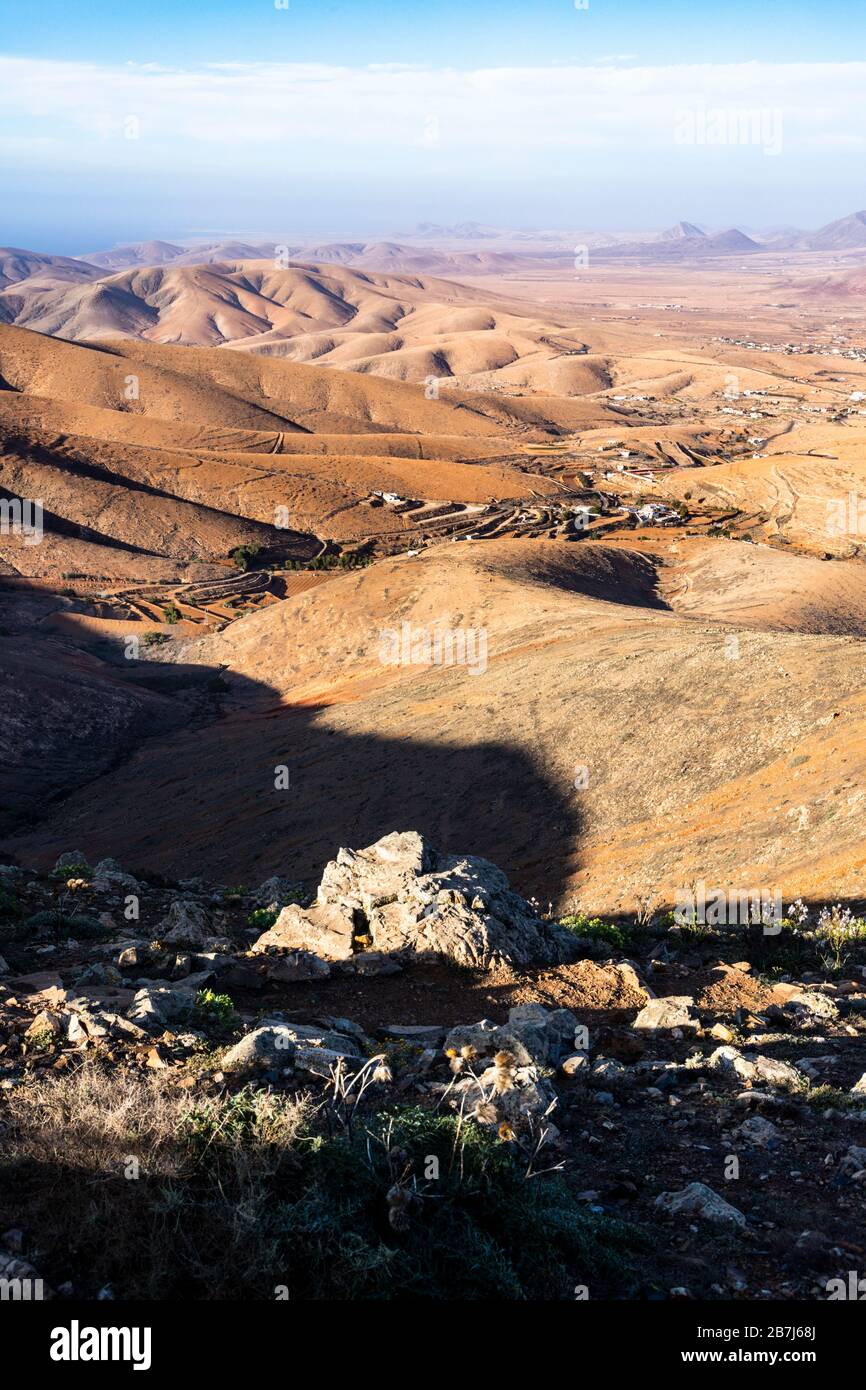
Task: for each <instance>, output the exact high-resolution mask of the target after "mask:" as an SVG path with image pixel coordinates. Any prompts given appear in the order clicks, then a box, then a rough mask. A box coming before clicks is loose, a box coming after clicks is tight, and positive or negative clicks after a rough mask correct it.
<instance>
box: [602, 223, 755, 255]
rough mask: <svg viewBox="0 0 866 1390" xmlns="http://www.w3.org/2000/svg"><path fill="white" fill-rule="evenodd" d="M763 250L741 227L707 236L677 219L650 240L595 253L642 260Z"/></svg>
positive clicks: (737, 253)
mask: <svg viewBox="0 0 866 1390" xmlns="http://www.w3.org/2000/svg"><path fill="white" fill-rule="evenodd" d="M763 249H764V248H763V247H761V246H760V245H759V244H758V242H756V241H753V240H752V238H751V237H749V236H746V234H745V232H741V231H740V230H739V228H738V227H729V228H728V229H727V230H726V231H724V232H714V233H713V234H712V235H708V234H707V233H706V232H703V231H702V230H701V228H700V227H698V226H696V225H695V224H694V223H693V222H678V223H677V224H676V226H675V227H670V228H669V229H668V230H667V231H666V232H663V233H662V234H661V236H658V237H656V238H654V239H653V240H651V241H633V242H625V243H623V244H622V245H620V246H611V247H607V248H599V249H598V250H597V251H596V252H595V253H594V254H595V256H596V257H597V258H602V259H605V260H607V259H622V258H626V257H633V258H635V259H638V260H642V261H684V260H695V259H704V258H709V257H713V256H742V255H751V254H752V253H753V252H755V251H761V250H763Z"/></svg>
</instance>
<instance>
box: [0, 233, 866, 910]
mask: <svg viewBox="0 0 866 1390" xmlns="http://www.w3.org/2000/svg"><path fill="white" fill-rule="evenodd" d="M819 262H820V257H819V255H818V253H816V252H803V253H795V252H792V253H790V255H788V256H787V257H784V258H783V257H782V256H781V254H780V253H779V254H776V255H775V256H773V255H770V254H765V253H763V252H761V253H757V254H752V255H750V257H749V262H748V271H745V270H743V269H742V268H741V267H739V266H737V267H733V266H731V265H730V264H729V263H725V264H724V265H716V264H713V265H708V266H704V265H701V266H700V267H689V268H688V269H684V268H683V267H682V266H679V267H675V266H673V265H670V264H663V265H660V266H658V267H655V268H651V267H646V266H644V267H640V266H635V265H633V264H630V263H623V264H622V265H619V264H617V265H614V264H612V263H607V264H598V265H593V266H592V267H591V268H590V269H588V270H586V271H585V272H581V273H580V274H579V275H576V276H574V277H571V278H569V279H568V280H565V279H563V278H562V274H561V272H559V271H555V270H547V271H542V270H539V269H538V267H537V266H536V267H534V268H533V269H532V272H531V273H530V272H529V271H526V272H525V273H521V272H520V270H519V267H518V268H515V266H514V265H511V264H509V266H508V267H505V268H504V267H502V266H501V265H500V266H496V265H494V266H493V267H491V266H489V265H488V266H487V267H486V274H485V276H484V279H483V280H481V279H480V278H479V279H477V280H475V281H474V282H473V283H472V284H471V285H469V286H467V285H463V286H460V285H456V284H453V283H448V282H445V281H434V280H428V279H426V278H422V277H421V276H420V275H419V276H414V277H412V276H407V275H397V274H393V275H392V274H388V273H384V274H383V273H373V272H366V271H358V270H354V269H351V268H347V267H346V266H345V265H343V266H340V267H336V268H335V267H333V266H330V267H329V266H318V267H315V268H312V269H310V268H306V269H299V268H298V267H293V268H290V270H287V271H283V272H277V271H274V270H273V269H272V268H271V269H268V268H267V267H265V266H263V264H262V263H260V262H257V263H255V264H250V263H237V264H234V263H232V264H229V265H220V264H216V265H208V266H207V267H205V268H202V267H190V266H189V265H176V266H173V267H172V266H168V267H167V268H165V269H161V270H159V271H158V272H157V271H156V270H153V269H138V270H135V271H122V272H120V273H119V274H115V275H108V276H107V277H106V276H104V275H103V276H100V277H98V281H95V280H93V279H91V280H89V281H87V282H86V283H84V284H81V283H73V282H72V281H71V280H67V281H66V282H65V283H55V284H54V286H53V288H51V289H50V291H49V290H48V289H46V290H45V291H44V292H43V291H40V292H39V293H38V294H35V293H34V292H32V290H28V289H27V285H28V284H29V281H28V280H27V279H26V277H25V280H24V285H25V291H26V293H25V292H24V291H22V290H21V289H20V288H19V290H18V294H19V299H21V301H22V303H21V306H20V307H19V309H18V311H17V314H16V317H17V318H18V320H19V322H20V321H24V320H27V319H29V321H30V322H32V323H34V324H35V325H36V326H41V327H43V328H45V329H50V330H52V331H54V332H57V333H60V334H61V335H63V337H79V338H83V339H85V340H86V342H68V341H61V340H60V339H58V338H51V337H47V336H44V335H42V334H37V333H33V332H30V331H28V330H27V329H26V328H23V327H15V326H11V325H0V381H2V385H3V390H2V391H0V437H2V441H3V446H2V455H0V485H2V487H3V488H4V489H5V490H6V494H7V496H10V495H11V496H20V497H40V498H42V499H43V501H44V504H45V508H46V520H45V525H46V536H45V540H44V541H43V542H42V543H41V544H40V545H26V544H25V543H24V539H23V538H22V537H21V536H16V535H2V536H0V560H2V563H3V566H4V569H5V572H6V576H7V577H6V579H5V580H4V581H3V588H2V590H0V593H2V600H3V608H4V627H5V635H4V636H3V638H2V641H3V643H4V649H5V651H6V659H5V660H4V676H3V686H2V688H0V695H2V699H3V702H4V707H5V709H6V712H7V713H6V719H5V721H4V726H3V727H4V735H3V737H4V749H3V751H4V755H5V761H6V769H7V770H6V774H5V775H6V778H7V781H8V782H9V784H10V787H11V785H12V783H16V784H20V783H21V781H22V777H23V778H24V779H25V780H26V782H27V791H26V794H24V795H20V794H19V795H18V796H17V797H16V796H13V797H12V799H11V801H9V812H8V814H7V817H6V824H5V830H6V832H7V840H6V848H7V849H8V850H10V851H12V852H14V853H16V854H17V855H18V856H19V857H20V858H21V860H22V862H28V861H30V860H35V861H37V862H39V863H42V864H44V863H47V862H48V861H49V860H51V859H52V857H53V856H55V855H56V854H57V853H58V852H60V851H61V850H64V849H68V848H69V847H70V845H72V844H73V843H74V844H75V845H76V846H80V847H81V848H82V849H83V850H84V851H85V852H86V853H87V854H88V855H89V857H90V858H91V859H93V858H94V857H98V856H99V855H101V854H113V855H116V856H117V857H119V858H120V859H121V860H122V861H124V860H125V861H126V862H132V863H135V864H139V865H148V866H150V867H152V868H154V869H159V870H162V871H169V872H172V873H179V872H182V871H184V870H188V869H189V868H190V866H194V868H195V871H196V872H203V873H205V874H207V875H210V876H212V877H215V878H218V879H222V880H223V881H227V880H231V879H234V880H238V879H243V880H247V879H252V878H254V877H255V875H257V874H258V875H259V876H261V877H264V875H265V874H266V873H270V872H275V871H276V872H281V873H291V874H292V875H297V876H299V877H306V878H315V877H316V876H317V873H318V870H319V869H320V867H321V865H322V863H323V862H324V860H325V859H326V858H328V857H329V856H330V855H332V854H333V852H334V850H335V849H336V847H337V846H338V845H339V844H352V845H359V844H365V843H369V842H371V841H372V840H374V839H376V838H377V837H378V836H379V835H381V834H383V833H385V832H386V831H388V830H390V829H394V828H401V827H409V826H411V827H413V828H417V829H420V830H423V831H425V832H426V833H428V834H429V835H430V836H431V837H432V838H433V839H434V840H435V841H437V842H439V843H440V844H442V845H443V846H445V847H448V848H453V849H464V850H467V851H473V852H476V853H481V854H485V855H487V856H488V857H490V858H492V859H493V860H494V861H496V862H498V863H500V864H502V866H503V867H504V868H505V869H506V870H507V871H508V872H509V874H510V876H511V878H512V880H513V881H514V882H515V883H516V885H517V886H518V887H520V888H521V889H523V890H525V891H532V892H536V893H538V894H539V896H541V895H544V897H545V900H546V898H547V897H555V898H556V899H557V900H558V901H559V902H574V901H579V902H580V904H581V906H583V907H585V908H586V909H588V910H590V909H591V910H593V911H616V910H618V909H621V910H626V909H629V908H633V907H634V905H635V903H636V902H637V901H638V900H641V899H644V898H647V897H650V898H654V899H656V900H658V901H659V902H662V901H668V902H669V901H671V900H672V898H673V896H674V894H675V893H676V891H677V890H678V889H679V888H681V887H682V886H683V885H685V884H688V883H690V882H691V881H693V880H694V879H698V878H703V879H705V880H706V882H707V883H716V884H719V885H722V886H730V887H737V886H740V887H742V886H746V885H748V886H761V887H767V888H769V887H774V886H779V887H781V888H782V889H783V892H784V893H785V895H790V896H791V897H795V896H797V895H802V896H804V897H809V898H813V899H815V898H818V899H826V898H833V899H836V898H838V897H841V896H844V897H849V898H857V897H866V862H864V860H866V856H864V852H863V850H862V846H861V837H860V835H859V825H860V822H861V820H862V806H861V802H862V798H863V792H862V790H861V787H862V785H863V780H864V766H863V764H864V761H866V704H864V701H866V696H864V695H863V690H864V688H866V687H864V657H866V654H864V649H863V642H862V638H863V634H864V631H866V581H864V576H866V570H864V567H863V550H862V546H863V540H862V536H861V534H860V531H859V525H858V524H852V518H853V519H854V522H855V523H856V519H857V516H858V515H859V513H858V512H857V507H856V498H858V497H859V495H860V492H861V491H862V492H866V478H864V465H863V462H862V459H863V457H864V456H866V455H864V449H863V444H864V438H863V434H864V427H866V416H863V415H861V413H860V412H861V403H860V402H859V392H860V390H861V389H862V388H863V383H864V380H866V364H864V361H863V360H861V359H860V358H859V357H858V356H857V350H858V349H860V348H861V347H862V345H863V343H864V337H863V334H862V325H861V317H860V313H859V308H858V305H857V300H856V296H855V295H854V294H853V293H848V294H847V295H845V294H842V293H841V292H839V291H838V288H834V290H833V299H834V304H835V306H836V307H835V309H834V313H835V314H836V317H832V316H830V318H829V321H828V315H827V314H824V313H822V312H821V310H820V309H816V308H815V302H816V301H815V294H816V290H815V285H816V283H818V284H823V282H824V281H823V279H822V275H821V265H820V264H819ZM20 269H21V267H20V266H19V270H20ZM23 269H24V270H26V269H27V266H26V265H24V267H23ZM38 270H39V268H38V267H36V268H35V269H34V270H33V271H31V278H32V275H33V274H36V273H37V272H38ZM61 270H62V267H61ZM13 271H14V267H12V270H11V271H10V273H12V272H13ZM824 272H825V278H826V277H829V279H830V283H831V284H832V285H833V286H834V287H838V284H839V283H840V274H839V272H838V269H837V267H836V266H835V265H833V264H828V263H824ZM40 273H41V272H40ZM45 273H47V272H45ZM52 273H55V274H59V271H56V269H55V271H54V272H52ZM64 273H66V274H68V275H70V276H71V274H72V272H71V271H68V269H67V271H66V272H64ZM843 274H844V275H847V281H845V283H850V284H854V283H856V282H855V280H854V277H853V275H850V274H848V273H847V272H844V273H843ZM280 277H282V278H280ZM833 277H836V278H833ZM17 283H18V284H19V285H20V284H21V282H20V281H19V282H17ZM99 286H102V289H99V288H98V287H99ZM106 286H107V289H106ZM807 287H808V288H809V292H808V293H806V288H807ZM800 288H802V289H803V293H802V294H801V293H800ZM121 289H122V290H123V293H124V294H129V295H133V297H134V298H135V300H136V303H137V304H138V303H139V302H140V303H141V304H144V305H145V308H146V310H147V313H145V311H144V310H139V309H136V311H135V313H136V314H139V313H143V314H144V317H143V318H142V319H141V322H139V321H138V319H137V318H135V319H134V321H133V320H130V321H129V322H125V323H124V322H120V321H118V319H117V317H116V314H115V308H116V298H117V294H119V293H120V290H121ZM181 289H182V290H183V292H184V293H186V294H188V295H190V296H191V301H190V304H191V307H190V304H188V305H187V308H186V309H184V307H183V301H182V298H181ZM15 292H16V291H15V283H12V284H10V286H9V287H8V288H7V290H6V291H4V293H5V294H6V296H7V303H10V302H11V300H10V299H9V298H8V297H9V296H12V295H14V293H15ZM87 293H90V298H89V299H88V297H87ZM226 295H229V296H230V297H231V296H234V298H231V302H230V303H228V306H227V307H225V308H224V310H223V311H221V312H220V315H219V316H218V317H213V316H212V311H213V301H214V299H215V298H219V297H220V296H226ZM521 296H523V298H522V299H521ZM25 298H26V299H27V300H28V305H29V307H28V306H25V305H24V303H23V300H24V299H25ZM150 300H153V303H150V302H149V301H150ZM263 300H267V305H268V306H269V307H265V306H264V305H263V303H262V301H263ZM840 300H841V301H842V307H841V308H839V301H840ZM94 304H96V306H97V307H98V306H100V305H102V306H103V308H104V306H105V305H106V304H107V305H108V307H109V309H110V313H109V312H108V311H107V310H106V311H105V313H103V309H102V308H100V309H99V313H95V314H94V313H91V310H93V308H94ZM58 306H59V307H58ZM209 306H210V307H209ZM275 306H276V307H275ZM37 309H38V312H37ZM25 310H26V312H25ZM33 315H35V317H32V316H33ZM52 315H53V317H52ZM58 315H59V316H58ZM22 316H23V317H22ZM209 316H210V317H209ZM254 320H255V322H254ZM259 320H261V321H259ZM208 324H210V325H211V326H210V327H208V326H207V325H208ZM214 325H216V326H215V327H214ZM118 335H121V336H118ZM157 340H159V341H157ZM179 343H203V344H205V345H202V346H178V345H177V344H179ZM213 343H219V344H220V346H212V345H211V344H213ZM237 348H243V349H244V350H243V351H237V350H232V349H237ZM846 354H847V355H846ZM314 362H315V365H313V363H314ZM321 363H324V364H325V365H320V364H321ZM396 377H400V378H405V379H403V380H395V379H393V378H396ZM428 377H433V378H435V383H434V384H433V385H431V383H430V382H429V381H428V380H427V378H428ZM383 494H389V495H390V497H391V500H388V498H386V497H383ZM851 496H853V497H854V498H855V506H854V509H853V511H852V509H851V505H850V503H849V500H848V499H849V498H850V497H851ZM648 499H655V500H657V501H659V502H665V503H675V504H677V505H678V506H679V508H680V512H681V518H680V521H679V523H678V524H677V525H675V526H671V527H665V528H660V527H658V526H653V525H651V524H650V525H646V524H642V525H638V526H637V527H636V528H635V526H634V518H631V519H630V518H629V517H628V516H627V515H626V513H625V512H624V510H623V508H624V507H628V506H631V507H632V508H634V507H636V506H637V505H640V504H642V503H643V502H645V501H646V500H648ZM840 503H842V504H844V505H843V514H844V524H843V525H842V526H841V527H840V526H838V525H836V526H831V525H829V524H828V519H832V518H833V517H838V515H841V514H840V513H839V506H840ZM580 504H586V505H589V506H590V507H591V508H592V509H593V511H594V512H596V513H600V516H599V517H598V519H597V520H596V521H593V522H592V524H591V527H590V532H589V534H588V535H584V534H583V532H582V531H581V530H580V528H577V529H576V528H575V526H574V524H573V521H572V522H570V521H569V518H570V517H571V516H572V514H573V508H574V507H575V506H577V505H580ZM864 534H866V526H864ZM744 537H745V538H748V539H749V540H750V541H751V542H752V544H744V543H743V538H744ZM456 541H459V543H455V542H456ZM238 547H246V548H247V550H248V551H249V552H250V553H251V554H252V555H253V556H254V557H255V558H254V559H253V569H252V570H251V571H249V572H246V573H241V572H240V571H239V568H238V563H237V561H236V560H232V558H231V554H232V552H233V551H237V550H238ZM316 556H319V557H322V556H324V557H325V559H326V560H328V562H329V563H331V562H333V564H334V565H335V566H338V565H340V564H343V563H354V562H355V559H357V558H358V557H363V558H364V559H365V560H367V561H371V563H369V564H368V565H367V567H366V568H361V569H356V570H351V571H349V572H345V573H344V572H340V570H339V568H335V569H334V570H333V571H331V572H328V571H325V570H320V571H312V572H309V573H308V574H302V573H301V572H299V571H298V570H297V569H296V568H292V567H294V566H299V565H300V566H305V565H308V564H309V563H310V562H311V560H314V557H316ZM353 556H354V558H353ZM825 557H828V558H825ZM250 575H252V576H253V578H252V581H251V584H252V587H249V585H248V586H247V591H246V592H245V593H243V592H241V588H242V587H243V585H241V586H240V587H238V589H237V592H235V589H233V588H232V586H233V585H235V584H237V582H238V579H239V577H240V578H241V579H242V580H243V581H244V582H246V581H247V580H249V576H250ZM257 576H258V577H257ZM215 582H216V584H217V589H216V590H208V591H207V593H205V592H204V591H202V590H201V589H200V587H196V586H201V585H202V584H205V585H211V586H213V584H214V583H215ZM191 586H192V587H191ZM226 586H227V587H226ZM64 590H65V591H66V592H63V591H64ZM172 606H174V608H175V610H176V611H175V613H174V615H173V616H171V615H170V610H171V608H172ZM167 612H168V613H169V616H166V614H167ZM403 624H408V625H409V630H410V632H416V633H417V632H421V633H424V632H426V633H427V634H429V633H431V632H435V631H437V630H442V629H448V630H451V631H456V632H458V633H463V634H464V636H465V634H466V633H467V631H469V632H473V633H476V634H478V633H483V635H484V641H485V643H486V646H485V650H484V655H483V659H482V658H481V657H480V656H479V652H478V649H476V652H475V655H476V660H475V661H474V665H473V663H472V662H464V663H462V664H459V663H458V664H455V665H450V666H447V665H437V664H432V665H429V664H428V665H424V664H418V663H417V662H413V661H410V662H409V663H408V664H387V663H384V662H383V660H382V654H383V650H384V647H383V643H384V642H385V641H386V640H387V634H388V633H392V632H396V633H397V634H398V635H399V634H402V632H403V626H402V625H403ZM148 633H150V634H153V633H155V634H157V636H158V639H159V640H151V645H150V646H146V647H142V649H141V650H140V651H139V653H138V659H137V660H130V659H128V658H127V657H126V656H124V639H125V638H127V637H129V636H138V637H139V638H141V637H143V635H144V634H148ZM34 694H35V695H37V696H38V697H39V700H40V702H41V705H42V712H43V713H44V715H45V722H46V728H47V732H46V733H45V735H44V736H43V738H42V741H41V742H40V741H39V740H38V739H37V738H36V737H35V735H34V734H33V731H32V714H33V710H32V697H33V695H34ZM73 726H74V727H75V737H74V738H72V739H70V738H69V729H70V727H73ZM283 765H285V766H286V767H287V768H288V769H289V773H290V788H289V790H288V791H277V790H275V788H274V775H275V773H274V770H275V768H277V767H279V766H283ZM581 769H586V772H585V774H583V775H581V774H580V770H581ZM576 779H577V782H578V783H581V782H582V781H585V782H586V785H585V786H584V785H576Z"/></svg>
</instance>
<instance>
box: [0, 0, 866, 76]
mask: <svg viewBox="0 0 866 1390" xmlns="http://www.w3.org/2000/svg"><path fill="white" fill-rule="evenodd" d="M0 15H3V16H6V17H7V18H6V20H5V22H4V25H3V30H2V32H3V33H4V43H3V47H4V50H5V51H6V52H9V53H18V54H29V55H34V56H36V55H38V56H40V57H51V58H85V59H91V60H99V61H121V62H123V61H126V60H130V59H131V60H134V61H136V62H162V63H181V62H195V61H200V62H207V61H214V62H226V61H232V60H236V61H255V60H258V59H262V58H270V59H272V60H275V61H276V60H282V61H286V62H326V63H350V64H355V63H382V62H402V63H427V64H435V65H440V64H441V65H448V64H453V65H455V66H461V67H462V66H467V65H470V66H483V67H488V66H494V65H495V66H498V65H500V64H509V65H511V64H514V63H518V62H519V63H527V64H544V63H554V62H574V63H577V64H581V63H585V62H592V61H595V60H597V59H598V58H600V57H604V56H606V55H610V54H617V53H637V55H638V57H639V58H640V61H641V62H644V63H670V62H678V63H691V62H707V61H713V62H739V61H744V60H749V59H770V58H772V59H774V60H776V61H779V62H782V61H790V60H809V61H820V60H832V59H839V60H841V59H847V58H851V57H855V56H857V52H858V49H859V53H860V56H863V57H866V52H864V46H863V40H864V37H866V14H864V6H863V4H862V0H716V3H710V0H590V4H589V8H588V9H587V10H584V11H579V12H578V11H576V10H575V6H574V3H573V0H524V3H515V0H439V3H436V0H430V2H429V3H427V0H289V8H288V10H283V11H277V10H276V9H275V7H274V5H273V3H272V2H271V3H269V0H207V3H202V4H192V3H189V0H138V2H137V3H132V4H123V3H118V0H92V3H81V0H72V3H70V0H40V3H39V4H32V3H27V4H25V3H13V4H9V3H6V2H5V0H4V3H3V4H0Z"/></svg>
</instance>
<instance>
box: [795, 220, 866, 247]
mask: <svg viewBox="0 0 866 1390" xmlns="http://www.w3.org/2000/svg"><path fill="white" fill-rule="evenodd" d="M800 244H801V245H802V246H804V247H806V248H807V249H808V250H810V251H854V250H858V249H859V248H861V247H866V212H852V213H849V215H848V216H847V217H840V218H839V219H838V221H836V222H828V223H827V225H826V226H825V227H819V229H818V231H817V232H812V233H811V234H807V235H806V236H805V237H804V238H803V239H802V241H801V243H800Z"/></svg>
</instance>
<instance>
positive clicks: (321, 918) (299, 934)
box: [252, 903, 355, 961]
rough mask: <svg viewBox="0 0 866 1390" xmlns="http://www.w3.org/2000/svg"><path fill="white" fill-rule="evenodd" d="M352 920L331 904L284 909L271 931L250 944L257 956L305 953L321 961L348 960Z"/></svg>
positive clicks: (352, 915)
mask: <svg viewBox="0 0 866 1390" xmlns="http://www.w3.org/2000/svg"><path fill="white" fill-rule="evenodd" d="M354 935H355V917H354V914H353V912H352V911H351V909H349V908H345V907H341V906H339V905H336V904H333V903H325V904H321V905H320V904H317V905H316V906H314V907H311V908H300V907H298V906H297V904H295V903H292V904H291V905H290V906H289V907H284V908H283V909H282V911H281V912H280V915H279V917H278V918H277V920H276V922H275V923H274V925H273V926H272V927H269V928H268V930H267V931H265V932H263V933H262V935H261V936H260V937H259V938H258V939H257V940H256V941H255V942H254V944H253V947H252V950H253V952H254V953H256V954H259V955H261V954H262V953H265V952H271V951H295V952H297V951H307V952H309V953H310V954H311V955H314V956H319V957H321V958H324V959H325V960H332V961H336V960H349V959H350V958H351V956H352V952H353V950H354Z"/></svg>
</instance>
